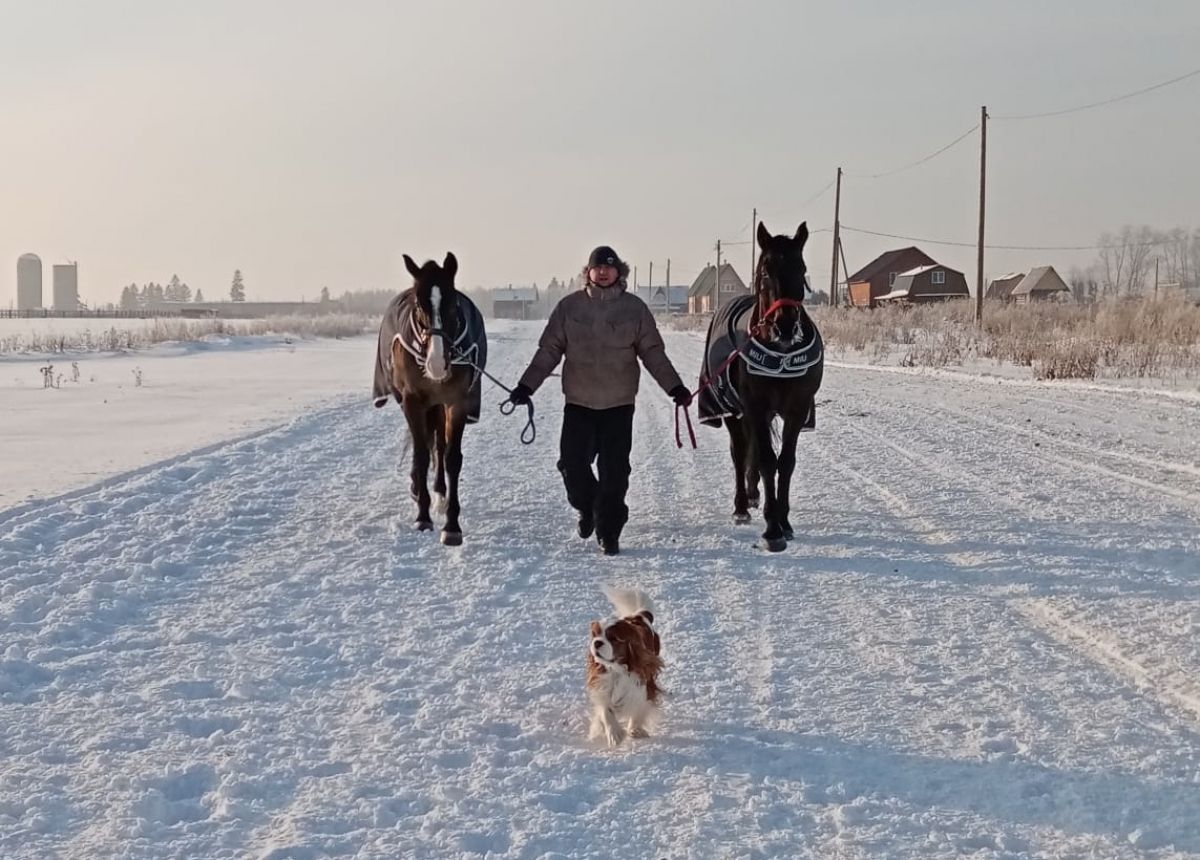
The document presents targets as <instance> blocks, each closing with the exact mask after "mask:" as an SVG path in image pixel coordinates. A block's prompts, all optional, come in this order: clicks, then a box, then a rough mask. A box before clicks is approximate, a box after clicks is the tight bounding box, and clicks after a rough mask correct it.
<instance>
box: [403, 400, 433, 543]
mask: <svg viewBox="0 0 1200 860" xmlns="http://www.w3.org/2000/svg"><path fill="white" fill-rule="evenodd" d="M401 405H402V406H403V407H404V417H405V418H407V419H408V434H409V435H410V436H411V437H412V471H411V472H410V473H409V474H410V476H411V478H412V483H411V485H410V487H409V492H410V494H411V495H412V499H413V501H414V502H416V503H417V519H416V523H417V531H422V532H426V531H429V530H431V529H432V528H433V520H432V519H430V517H429V487H428V486H426V480H427V478H428V477H429V441H430V439H429V421H428V410H427V409H426V407H425V406H424V404H422V403H418V402H417V401H416V398H413V397H406V398H404V402H403V403H402V404H401Z"/></svg>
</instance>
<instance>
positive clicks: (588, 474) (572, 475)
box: [558, 403, 633, 538]
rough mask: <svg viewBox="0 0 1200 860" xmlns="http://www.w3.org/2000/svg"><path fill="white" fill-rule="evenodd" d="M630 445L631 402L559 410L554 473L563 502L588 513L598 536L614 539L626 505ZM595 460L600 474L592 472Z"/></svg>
mask: <svg viewBox="0 0 1200 860" xmlns="http://www.w3.org/2000/svg"><path fill="white" fill-rule="evenodd" d="M631 447H633V406H632V405H629V406H616V407H614V408H612V409H587V408H586V407H583V406H576V405H575V404H573V403H568V404H567V407H566V409H565V410H563V424H562V439H561V441H560V442H559V459H558V471H560V472H561V473H562V476H563V483H564V484H566V487H567V501H569V502H570V503H571V507H573V508H575V510H577V511H592V513H593V514H594V515H595V518H596V535H597V537H602V538H617V537H620V535H621V529H622V528H624V526H625V521H626V520H628V519H629V508H628V507H626V505H625V493H626V491H628V490H629V449H630V448H631ZM593 461H595V463H596V468H597V471H598V472H599V476H597V475H596V474H593V472H592V462H593Z"/></svg>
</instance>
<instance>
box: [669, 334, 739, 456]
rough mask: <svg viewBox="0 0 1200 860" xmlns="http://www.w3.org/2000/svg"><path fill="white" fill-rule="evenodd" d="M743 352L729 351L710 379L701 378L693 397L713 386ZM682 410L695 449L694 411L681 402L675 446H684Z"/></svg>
mask: <svg viewBox="0 0 1200 860" xmlns="http://www.w3.org/2000/svg"><path fill="white" fill-rule="evenodd" d="M741 352H742V349H741V347H738V348H736V349H734V351H733V352H731V353H729V358H727V359H725V361H723V362H722V363H721V366H720V367H718V368H717V372H716V373H714V374H713V375H712V376H710V377H709V378H708V379H701V380H700V387H699V388H697V389H696V390H695V391H694V392H693V393H692V399H693V400H695V399H696V398H697V397H699V396H700V394H701V392H703V391H704V389H706V388H712V384H713V381H714V380H716V378H717V377H719V376H720V375H721V374H722V373H724V372H725V369H726V368H727V367H729V365H731V364H733V360H734V359H735V358H737V357H738V356H739V355H741ZM680 410H682V411H683V419H684V421H685V422H686V423H687V431H688V437H689V438H690V439H691V440H692V448H693V449H695V448H696V431H695V430H694V429H693V428H692V413H691V412H689V411H688V407H686V406H684V405H682V404H679V403H676V404H675V447H676V448H682V447H683V434H681V433H680V432H679V412H680Z"/></svg>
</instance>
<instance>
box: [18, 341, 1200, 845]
mask: <svg viewBox="0 0 1200 860" xmlns="http://www.w3.org/2000/svg"><path fill="white" fill-rule="evenodd" d="M536 335H537V329H536V327H509V328H506V329H501V330H499V331H498V332H497V333H496V334H494V335H493V336H492V341H493V345H492V355H493V365H492V367H491V368H490V369H491V370H493V372H495V373H496V374H497V375H498V376H500V377H501V378H503V379H509V380H511V379H514V378H515V377H516V376H517V374H518V372H519V370H520V368H521V367H522V366H523V364H524V362H525V361H527V360H528V358H529V356H530V354H531V353H532V350H533V345H534V342H535V339H536ZM667 340H668V348H669V350H670V352H671V354H672V356H673V357H674V358H675V359H676V361H677V363H678V364H679V365H680V366H681V368H682V369H683V370H684V371H685V376H687V377H691V376H692V375H693V374H694V372H695V368H696V367H697V366H698V362H699V354H700V350H701V338H700V336H699V335H698V334H695V333H668V336H667ZM368 383H369V380H368V379H367V377H366V376H363V377H362V378H357V377H356V378H348V379H347V381H346V391H347V392H351V393H352V392H359V393H361V395H362V399H361V401H359V402H356V403H354V404H353V405H346V404H345V401H344V398H343V399H341V400H337V401H331V402H332V403H333V405H328V406H326V407H324V408H320V409H316V410H313V411H309V412H307V413H306V414H303V415H300V416H298V417H297V418H295V420H293V421H291V422H290V423H288V424H286V425H285V426H282V427H279V428H277V429H275V430H273V431H270V432H266V433H262V434H260V435H256V436H254V437H252V438H247V439H242V440H240V441H235V442H231V443H229V444H225V445H218V446H216V447H212V448H208V449H206V450H205V451H204V452H202V453H197V454H195V455H184V456H181V457H177V458H175V459H173V460H170V461H167V462H166V463H164V464H162V465H160V466H158V467H154V468H149V469H144V470H142V471H140V472H138V473H136V474H134V475H132V476H130V477H128V478H124V479H120V478H118V479H115V480H110V481H108V482H106V483H105V484H104V485H103V486H100V487H98V488H96V489H94V490H90V491H88V490H85V491H82V492H77V493H73V494H71V495H70V496H68V497H64V498H62V499H60V500H57V501H49V502H45V503H40V504H27V505H24V506H22V507H18V508H12V509H10V510H9V511H7V512H6V511H0V655H2V659H0V856H4V857H13V858H26V857H28V858H42V857H55V856H61V857H79V858H92V857H179V858H185V857H188V858H190V857H222V858H223V857H229V858H234V857H238V858H240V857H255V858H274V860H283V858H295V860H302V859H303V858H323V857H357V858H393V857H418V858H426V857H460V856H465V857H472V856H480V857H483V856H488V857H497V858H498V857H505V858H508V857H511V858H567V857H597V858H610V857H616V856H631V857H646V858H654V857H669V858H714V857H789V858H790V857H959V856H976V857H987V858H992V857H1009V858H1018V857H1061V856H1087V857H1102V858H1109V857H1114V858H1116V857H1178V856H1200V644H1198V643H1200V405H1198V404H1197V403H1196V402H1194V401H1190V400H1188V399H1180V398H1167V397H1156V396H1154V395H1150V394H1136V393H1132V392H1116V393H1114V392H1106V391H1097V390H1081V389H1061V388H1054V387H1052V386H1046V385H1014V384H1009V383H1004V382H1001V381H997V380H980V379H972V378H969V377H962V378H955V377H953V376H949V375H945V374H938V375H928V376H922V375H914V374H898V373H889V372H880V371H876V370H869V369H862V368H855V367H838V366H836V365H834V366H832V367H830V368H829V369H828V370H827V372H826V384H825V388H824V390H823V391H822V396H821V406H820V411H819V415H818V420H819V431H818V432H817V433H815V434H807V435H805V436H804V437H802V439H801V465H800V467H799V469H798V473H797V475H798V477H797V480H796V482H795V489H794V496H793V510H794V514H793V518H792V522H793V524H794V525H795V526H796V530H797V540H796V541H795V542H794V543H793V544H792V545H791V547H789V549H788V551H787V552H785V553H782V554H780V555H778V556H768V555H767V554H765V553H763V552H761V551H759V550H757V549H756V548H755V546H754V544H755V540H756V538H757V536H758V533H759V531H761V525H760V524H758V523H755V525H754V526H753V527H750V528H746V527H743V528H738V527H735V526H733V525H732V524H731V523H730V521H729V516H728V514H729V511H730V510H731V507H732V505H731V496H732V485H731V481H732V479H731V470H730V467H729V463H728V455H727V453H726V440H725V435H724V431H715V430H711V429H708V428H698V433H699V434H700V444H701V448H700V450H698V451H696V452H692V451H677V450H676V449H675V444H674V438H673V429H672V426H671V421H672V409H671V407H670V404H669V402H668V401H667V400H666V398H665V397H663V396H661V394H660V393H659V392H657V391H655V390H649V388H647V390H645V391H644V392H643V397H642V400H641V402H640V404H639V409H638V412H637V416H636V424H635V443H634V479H633V485H632V489H631V493H630V507H631V509H632V512H633V514H632V516H633V519H632V522H631V524H630V526H629V527H628V529H627V531H626V534H625V536H624V538H623V541H622V544H623V548H624V552H623V554H622V555H621V556H619V557H617V558H613V559H608V558H603V557H601V556H600V555H599V554H598V553H597V552H596V550H595V547H594V545H593V544H591V543H583V542H581V541H579V540H578V539H577V538H575V537H574V535H573V528H574V522H573V519H572V517H571V516H570V513H569V511H568V509H567V507H566V503H565V500H564V498H563V493H562V490H561V487H560V486H559V483H558V475H557V473H556V472H555V470H554V461H555V459H556V452H557V431H558V419H559V415H558V414H557V413H558V412H559V404H560V400H561V398H560V396H559V395H558V393H557V391H556V390H555V389H556V387H557V386H556V380H551V381H550V382H549V383H548V384H547V386H546V388H545V389H543V391H542V392H539V394H538V397H537V404H538V407H539V408H538V416H539V419H540V421H539V434H540V435H539V439H538V442H537V444H536V445H534V446H533V447H532V448H522V446H520V445H519V444H517V435H518V433H519V430H520V422H519V421H518V420H516V419H515V418H510V419H504V418H501V417H500V416H499V415H498V414H496V413H495V412H494V411H488V412H486V414H485V417H484V421H483V422H482V423H481V425H479V426H477V427H474V428H471V429H470V430H468V433H467V451H466V465H465V468H464V485H465V489H464V499H463V527H464V531H465V539H466V543H465V545H464V546H463V547H461V548H460V549H454V550H451V549H447V548H445V547H442V546H441V545H440V544H439V543H437V538H436V532H434V533H433V534H432V535H431V534H429V533H425V534H417V533H414V532H412V531H410V529H409V522H410V520H411V518H412V509H411V503H410V502H409V501H408V498H407V482H406V478H403V477H401V473H402V472H406V471H407V461H406V458H405V457H404V456H403V455H402V453H401V443H402V441H403V438H404V437H403V434H402V432H401V426H402V417H401V414H400V411H399V410H398V409H396V408H394V407H389V408H387V409H383V410H374V409H372V408H370V406H369V405H368V403H367V391H368ZM643 385H644V386H646V385H648V380H645V379H644V380H643ZM500 396H501V395H499V394H494V395H493V393H489V394H488V395H486V397H485V404H486V403H489V402H494V401H496V400H499V399H500ZM805 510H807V513H803V511H805ZM609 582H623V583H629V584H636V585H640V586H642V587H644V588H646V589H648V590H649V591H650V592H651V593H652V595H653V596H654V598H655V600H656V601H657V603H658V605H659V609H660V612H659V620H660V624H659V627H660V630H661V633H662V637H663V644H664V652H665V653H664V656H665V658H666V659H667V661H668V668H667V675H666V678H665V684H666V687H667V688H668V690H669V691H670V692H671V694H672V696H671V700H670V701H669V703H668V706H667V711H666V718H665V721H664V723H663V726H662V728H661V731H660V733H659V735H658V736H656V737H654V738H651V739H649V740H645V741H638V742H635V743H633V744H632V745H627V746H626V747H624V748H622V749H619V750H616V751H609V750H607V749H604V748H600V747H598V746H596V745H594V744H591V743H589V742H588V741H587V740H586V739H585V737H584V730H585V712H584V700H583V691H582V679H583V649H584V647H585V645H586V641H587V632H586V631H587V622H588V621H589V620H590V619H591V618H594V617H600V616H602V615H604V614H606V613H607V611H608V608H607V606H606V605H605V603H604V600H603V597H602V595H601V593H600V590H599V587H600V585H601V584H603V583H609Z"/></svg>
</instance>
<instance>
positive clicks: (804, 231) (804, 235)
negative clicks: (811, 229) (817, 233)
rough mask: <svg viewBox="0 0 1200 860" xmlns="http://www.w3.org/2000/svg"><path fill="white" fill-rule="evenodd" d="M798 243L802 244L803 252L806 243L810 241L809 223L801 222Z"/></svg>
mask: <svg viewBox="0 0 1200 860" xmlns="http://www.w3.org/2000/svg"><path fill="white" fill-rule="evenodd" d="M796 241H797V242H799V243H800V248H801V250H803V249H804V243H805V242H807V241H808V222H807V221H801V222H800V226H799V227H798V228H797V229H796Z"/></svg>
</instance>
